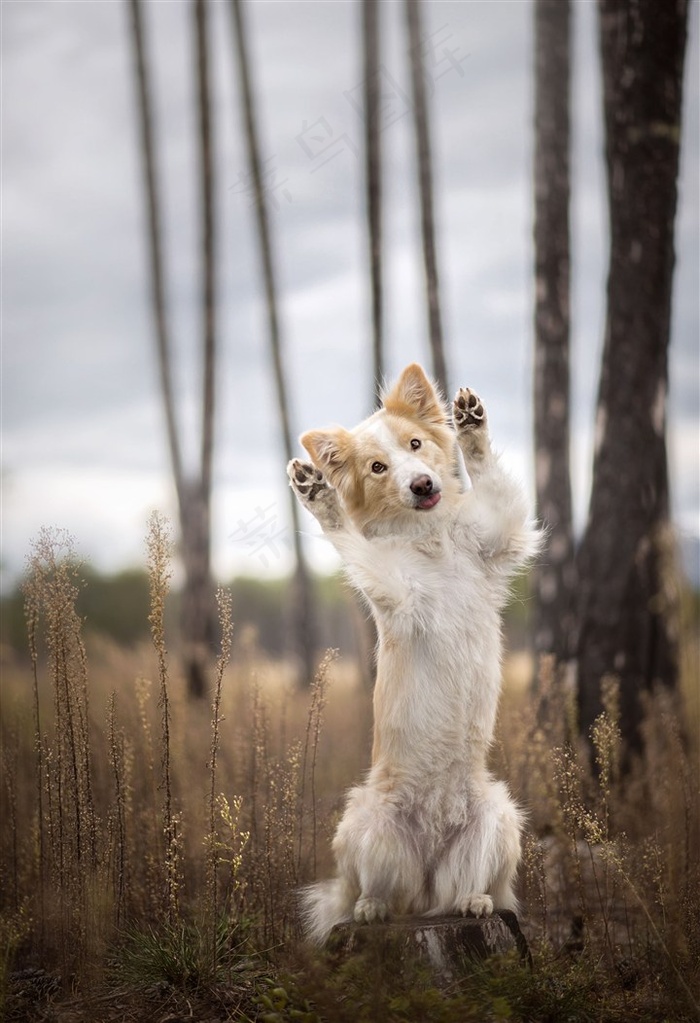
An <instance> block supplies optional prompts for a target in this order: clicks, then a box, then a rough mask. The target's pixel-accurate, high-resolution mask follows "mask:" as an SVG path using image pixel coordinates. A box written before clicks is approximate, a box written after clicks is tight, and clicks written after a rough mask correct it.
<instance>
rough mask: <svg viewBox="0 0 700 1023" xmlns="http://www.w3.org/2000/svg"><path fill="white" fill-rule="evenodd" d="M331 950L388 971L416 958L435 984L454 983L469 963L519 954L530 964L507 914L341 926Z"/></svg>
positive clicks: (523, 943)
mask: <svg viewBox="0 0 700 1023" xmlns="http://www.w3.org/2000/svg"><path fill="white" fill-rule="evenodd" d="M328 949H329V951H330V952H331V953H333V954H335V955H337V956H338V957H339V958H341V959H344V958H346V957H348V956H351V955H359V954H363V955H366V956H371V958H372V959H373V960H374V961H375V962H381V963H383V964H385V965H386V967H387V968H390V967H391V965H392V963H401V962H404V961H405V960H406V958H407V957H415V958H417V959H419V960H420V961H421V962H422V963H424V964H425V965H426V966H428V967H430V969H431V970H432V971H433V973H434V975H435V979H436V982H437V983H450V982H451V981H452V980H454V978H455V976H457V975H458V974H459V972H460V970H461V969H462V967H463V964H464V960H465V959H485V958H486V957H487V956H490V955H496V954H503V953H506V952H511V951H515V952H517V953H518V955H519V957H520V959H521V961H522V962H523V963H529V962H530V961H531V957H530V950H529V948H528V945H527V941H526V939H525V935H524V934H523V932H522V931H521V930H520V925H519V924H518V919H517V917H516V915H515V913H512V912H510V911H507V910H503V911H501V912H496V913H494V914H493V916H490V917H484V918H480V919H475V918H473V917H461V916H439V917H424V916H407V917H397V918H396V919H394V920H390V921H388V922H387V923H381V924H376V923H375V924H369V925H368V924H354V923H352V924H339V925H338V926H336V927H334V928H333V931H332V932H331V935H330V938H329V940H328Z"/></svg>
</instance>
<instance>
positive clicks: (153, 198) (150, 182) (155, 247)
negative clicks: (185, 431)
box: [129, 0, 184, 505]
mask: <svg viewBox="0 0 700 1023" xmlns="http://www.w3.org/2000/svg"><path fill="white" fill-rule="evenodd" d="M129 6H130V8H131V30H132V44H133V50H134V65H135V71H136V87H137V95H138V111H139V130H140V137H141V156H142V168H143V176H144V187H145V193H146V210H147V216H148V253H149V262H150V276H151V309H152V313H153V323H154V327H155V335H156V346H157V353H158V369H159V372H160V388H161V396H162V399H163V407H164V409H165V421H166V426H167V434H168V448H169V451H170V462H171V466H172V470H173V477H174V479H175V489H176V492H177V498H178V503H179V504H180V505H182V496H183V493H184V488H183V483H184V477H183V471H182V456H181V453H180V444H179V440H178V432H177V422H176V419H175V405H174V400H173V383H172V371H171V364H170V338H169V331H168V318H167V314H166V304H165V287H164V282H163V256H162V251H161V213H160V202H159V197H158V186H157V184H156V167H155V151H154V150H155V146H154V132H153V120H152V117H151V88H150V81H149V77H148V63H147V60H146V47H145V43H144V30H143V22H142V18H141V7H142V0H130V3H129Z"/></svg>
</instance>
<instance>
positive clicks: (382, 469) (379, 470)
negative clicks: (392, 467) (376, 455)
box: [372, 462, 386, 476]
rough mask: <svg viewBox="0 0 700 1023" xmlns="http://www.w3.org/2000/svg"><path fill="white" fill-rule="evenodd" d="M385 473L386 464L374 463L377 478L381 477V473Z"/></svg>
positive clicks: (373, 470)
mask: <svg viewBox="0 0 700 1023" xmlns="http://www.w3.org/2000/svg"><path fill="white" fill-rule="evenodd" d="M385 471H386V466H385V465H384V462H372V472H373V473H376V475H377V476H379V475H380V473H383V472H385Z"/></svg>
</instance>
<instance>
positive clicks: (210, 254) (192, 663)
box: [181, 0, 216, 697]
mask: <svg viewBox="0 0 700 1023" xmlns="http://www.w3.org/2000/svg"><path fill="white" fill-rule="evenodd" d="M192 16H193V23H194V37H195V64H196V78H197V114H198V124H199V180H200V224H201V232H202V235H201V242H202V250H201V252H202V264H201V267H202V271H201V272H202V284H201V289H202V290H201V296H202V312H201V315H202V353H203V381H202V383H203V386H202V449H201V465H200V474H199V478H198V479H197V480H195V481H192V482H191V483H190V484H188V487H187V494H186V499H185V502H184V506H182V507H181V519H182V556H183V561H184V565H185V581H184V586H183V593H182V639H183V644H184V659H185V673H186V677H187V688H188V692H189V694H190V696H195V697H203V696H205V694H206V693H207V690H208V688H209V687H208V683H207V666H208V663H209V660H210V658H211V652H212V649H213V646H214V642H215V639H216V611H215V600H214V584H213V581H212V577H211V490H212V459H213V449H214V405H215V387H214V371H215V366H216V295H215V283H214V282H215V234H214V222H215V221H214V185H215V182H214V160H213V156H212V134H211V96H210V89H209V39H208V31H209V30H208V23H207V0H193V5H192Z"/></svg>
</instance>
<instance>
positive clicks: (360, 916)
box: [353, 895, 389, 924]
mask: <svg viewBox="0 0 700 1023" xmlns="http://www.w3.org/2000/svg"><path fill="white" fill-rule="evenodd" d="M353 915H354V917H355V923H358V924H372V923H375V921H377V920H386V918H387V917H388V916H389V907H388V906H387V904H386V902H385V901H384V900H383V899H375V898H374V897H373V896H371V895H370V896H367V897H366V898H364V899H358V900H357V902H356V903H355V912H354V914H353Z"/></svg>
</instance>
